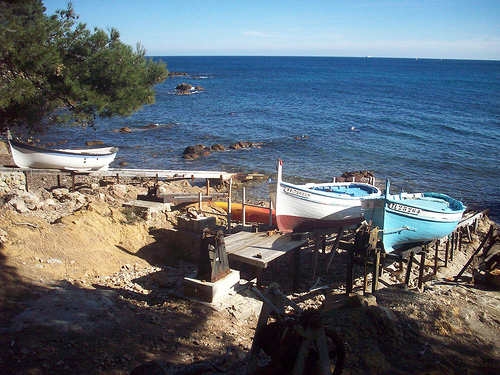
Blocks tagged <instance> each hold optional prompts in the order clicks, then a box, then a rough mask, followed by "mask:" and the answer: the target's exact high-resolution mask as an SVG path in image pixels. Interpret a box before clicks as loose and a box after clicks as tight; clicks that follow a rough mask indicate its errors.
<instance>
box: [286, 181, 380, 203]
mask: <svg viewBox="0 0 500 375" xmlns="http://www.w3.org/2000/svg"><path fill="white" fill-rule="evenodd" d="M333 184H334V183H330V184H329V183H326V184H325V186H327V185H333ZM339 184H345V185H346V186H349V185H353V184H355V185H359V186H368V187H370V188H372V189H374V190H375V192H373V193H369V194H368V195H365V196H361V197H353V196H352V195H349V194H347V193H337V192H324V191H321V190H316V189H311V188H308V187H305V186H304V185H295V184H292V183H289V182H284V181H280V186H281V185H285V186H287V187H291V188H293V189H297V190H300V191H303V192H308V193H310V194H315V195H319V196H322V197H325V198H337V199H342V200H361V199H370V198H371V197H373V198H375V197H379V196H380V195H379V194H378V193H379V192H380V189H378V188H377V187H376V186H373V185H370V184H365V183H359V182H355V183H353V182H348V183H344V182H341V183H339ZM283 193H284V194H287V193H286V192H283ZM288 195H292V194H288ZM293 196H294V197H297V198H301V199H305V200H309V201H310V199H308V198H305V197H300V196H298V195H293Z"/></svg>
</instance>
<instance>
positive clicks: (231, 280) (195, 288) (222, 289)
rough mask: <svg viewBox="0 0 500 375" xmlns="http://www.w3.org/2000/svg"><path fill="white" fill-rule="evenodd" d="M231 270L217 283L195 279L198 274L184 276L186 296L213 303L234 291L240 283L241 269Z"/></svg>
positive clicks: (183, 285)
mask: <svg viewBox="0 0 500 375" xmlns="http://www.w3.org/2000/svg"><path fill="white" fill-rule="evenodd" d="M230 271H231V272H230V273H229V274H228V275H227V276H225V277H223V278H222V279H220V280H219V281H216V282H215V283H211V282H207V281H201V280H198V279H195V277H196V274H191V275H189V276H188V277H185V278H184V280H183V283H182V291H183V293H184V295H185V296H186V297H194V298H198V299H200V300H202V301H205V302H209V303H212V302H214V301H216V300H217V299H219V298H221V297H223V296H225V295H227V294H229V293H230V292H234V291H235V288H237V287H238V286H239V285H240V271H236V270H230Z"/></svg>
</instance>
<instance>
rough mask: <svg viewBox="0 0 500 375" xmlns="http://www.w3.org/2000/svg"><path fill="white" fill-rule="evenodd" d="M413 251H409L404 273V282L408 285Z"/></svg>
mask: <svg viewBox="0 0 500 375" xmlns="http://www.w3.org/2000/svg"><path fill="white" fill-rule="evenodd" d="M414 255H415V254H414V253H413V251H412V252H410V257H409V258H408V265H407V266H406V275H405V284H406V285H408V284H409V283H410V276H411V266H412V265H413V257H414Z"/></svg>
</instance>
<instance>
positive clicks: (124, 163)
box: [120, 161, 128, 167]
mask: <svg viewBox="0 0 500 375" xmlns="http://www.w3.org/2000/svg"><path fill="white" fill-rule="evenodd" d="M127 165H128V163H127V162H126V161H121V162H120V167H126V166H127Z"/></svg>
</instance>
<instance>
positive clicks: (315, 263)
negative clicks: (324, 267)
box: [312, 231, 321, 280]
mask: <svg viewBox="0 0 500 375" xmlns="http://www.w3.org/2000/svg"><path fill="white" fill-rule="evenodd" d="M320 238H321V236H320V235H319V233H318V231H314V252H313V272H312V279H313V280H314V279H316V270H317V269H318V257H319V241H320Z"/></svg>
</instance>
